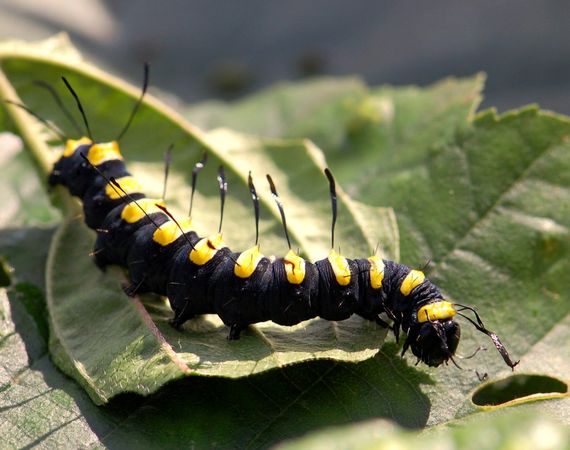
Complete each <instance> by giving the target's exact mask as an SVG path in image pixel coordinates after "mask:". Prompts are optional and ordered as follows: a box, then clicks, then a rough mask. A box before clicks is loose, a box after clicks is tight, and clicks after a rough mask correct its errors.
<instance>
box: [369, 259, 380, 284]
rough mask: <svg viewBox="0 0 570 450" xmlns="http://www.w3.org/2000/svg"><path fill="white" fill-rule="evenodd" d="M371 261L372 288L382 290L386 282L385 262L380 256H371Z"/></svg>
mask: <svg viewBox="0 0 570 450" xmlns="http://www.w3.org/2000/svg"><path fill="white" fill-rule="evenodd" d="M368 261H370V286H371V287H372V289H380V288H381V287H382V280H384V261H383V260H382V258H380V257H379V256H371V257H370V258H368Z"/></svg>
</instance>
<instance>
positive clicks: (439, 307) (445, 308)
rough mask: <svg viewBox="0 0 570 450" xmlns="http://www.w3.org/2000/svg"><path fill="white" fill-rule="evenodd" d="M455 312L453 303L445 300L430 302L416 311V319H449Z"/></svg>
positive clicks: (422, 320)
mask: <svg viewBox="0 0 570 450" xmlns="http://www.w3.org/2000/svg"><path fill="white" fill-rule="evenodd" d="M455 314H456V311H455V308H454V307H453V305H452V304H451V303H449V302H446V301H441V302H437V303H430V304H429V305H425V306H422V307H421V308H420V309H419V311H418V321H419V322H420V323H421V322H428V321H433V320H446V319H451V318H452V317H453V316H454V315H455Z"/></svg>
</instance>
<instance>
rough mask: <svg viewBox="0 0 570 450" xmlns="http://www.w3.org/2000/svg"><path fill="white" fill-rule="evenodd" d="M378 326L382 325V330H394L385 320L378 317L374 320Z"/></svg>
mask: <svg viewBox="0 0 570 450" xmlns="http://www.w3.org/2000/svg"><path fill="white" fill-rule="evenodd" d="M374 321H375V322H376V324H377V325H380V326H381V327H382V328H388V329H389V330H393V329H394V328H393V327H392V325H390V324H389V323H388V322H386V321H385V320H382V319H381V318H380V317H376V318H375V319H374Z"/></svg>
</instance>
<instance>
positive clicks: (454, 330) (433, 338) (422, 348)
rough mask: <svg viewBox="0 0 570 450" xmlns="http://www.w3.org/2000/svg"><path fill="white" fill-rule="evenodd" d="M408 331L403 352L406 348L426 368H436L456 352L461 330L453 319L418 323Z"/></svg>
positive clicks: (451, 357)
mask: <svg viewBox="0 0 570 450" xmlns="http://www.w3.org/2000/svg"><path fill="white" fill-rule="evenodd" d="M414 328H415V329H410V333H409V334H408V338H407V339H406V343H405V344H404V352H405V351H406V350H407V348H408V347H410V348H411V349H412V353H413V354H414V355H415V356H416V357H417V358H418V359H420V360H421V361H423V362H424V363H426V364H427V365H428V366H433V367H437V366H439V365H440V364H441V363H444V362H447V361H448V360H449V359H451V360H452V361H453V355H454V354H455V351H456V350H457V346H458V344H459V339H460V336H461V329H460V327H459V324H458V323H457V322H456V321H454V320H453V319H447V320H435V321H432V322H424V323H418V324H417V325H415V326H414Z"/></svg>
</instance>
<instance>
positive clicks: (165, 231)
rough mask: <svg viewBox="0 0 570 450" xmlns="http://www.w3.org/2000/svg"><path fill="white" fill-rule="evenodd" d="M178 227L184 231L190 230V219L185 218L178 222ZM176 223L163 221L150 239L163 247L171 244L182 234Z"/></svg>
mask: <svg viewBox="0 0 570 450" xmlns="http://www.w3.org/2000/svg"><path fill="white" fill-rule="evenodd" d="M179 224H180V228H182V230H184V233H188V232H189V231H192V220H191V219H190V218H187V219H185V220H182V221H180V222H179ZM180 228H178V225H176V223H175V222H173V221H171V220H170V221H168V222H164V223H163V224H162V225H161V226H159V227H158V228H157V229H156V230H154V233H153V234H152V240H153V241H154V242H156V243H157V244H159V245H162V246H163V247H166V246H167V245H170V244H172V243H173V242H174V241H175V240H176V239H178V238H179V237H180V236H182V231H180Z"/></svg>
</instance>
